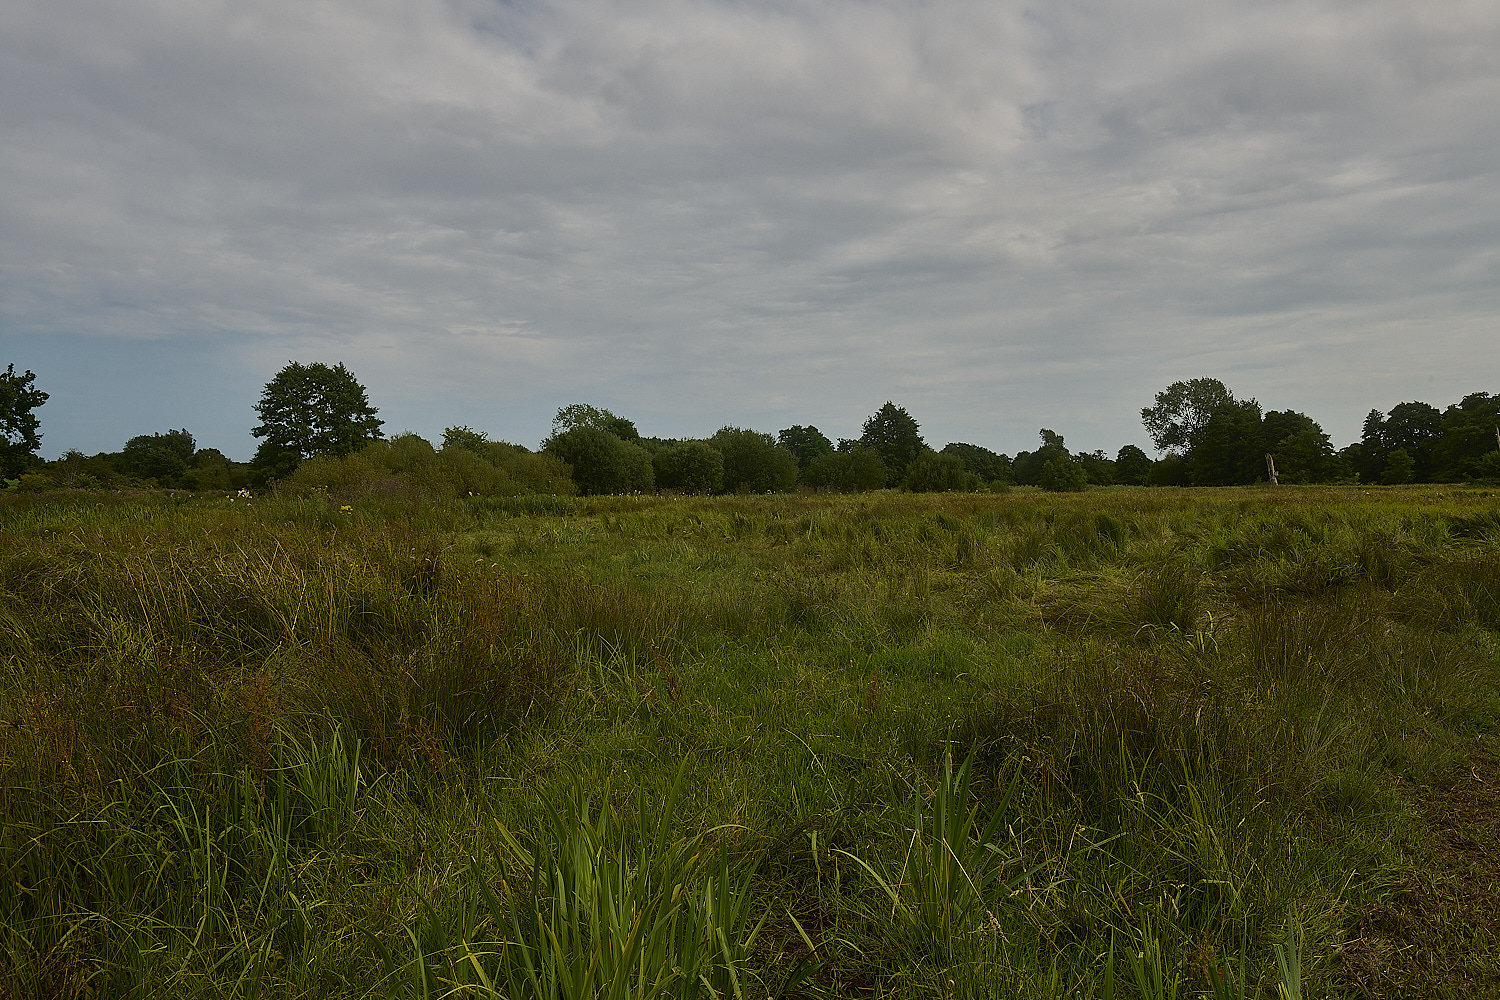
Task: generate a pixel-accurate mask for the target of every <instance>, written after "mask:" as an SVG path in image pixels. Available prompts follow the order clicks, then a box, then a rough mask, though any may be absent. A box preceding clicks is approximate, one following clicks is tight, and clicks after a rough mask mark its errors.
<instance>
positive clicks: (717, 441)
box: [709, 427, 797, 493]
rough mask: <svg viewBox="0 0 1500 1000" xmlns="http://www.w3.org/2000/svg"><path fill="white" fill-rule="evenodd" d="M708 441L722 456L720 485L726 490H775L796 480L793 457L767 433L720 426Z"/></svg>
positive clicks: (768, 491)
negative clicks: (722, 476)
mask: <svg viewBox="0 0 1500 1000" xmlns="http://www.w3.org/2000/svg"><path fill="white" fill-rule="evenodd" d="M709 444H711V445H713V446H714V447H715V448H717V449H718V450H719V453H720V454H721V455H723V456H724V489H725V490H726V491H727V492H730V493H779V492H781V491H783V490H789V489H791V488H792V487H793V486H795V485H796V483H797V459H796V456H794V455H793V454H792V453H791V452H790V451H787V450H786V449H785V448H783V447H781V446H780V445H778V444H777V443H776V441H775V439H774V438H772V437H771V435H769V434H762V433H761V432H759V431H751V430H743V429H741V428H739V427H721V428H719V430H718V431H717V432H716V433H715V434H714V436H713V437H711V438H709Z"/></svg>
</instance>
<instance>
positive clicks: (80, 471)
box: [47, 448, 118, 490]
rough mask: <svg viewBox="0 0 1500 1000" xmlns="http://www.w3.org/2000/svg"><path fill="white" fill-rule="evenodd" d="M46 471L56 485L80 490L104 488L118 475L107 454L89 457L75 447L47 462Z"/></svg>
mask: <svg viewBox="0 0 1500 1000" xmlns="http://www.w3.org/2000/svg"><path fill="white" fill-rule="evenodd" d="M47 471H48V473H49V474H50V475H51V476H52V478H53V479H54V480H55V481H56V482H57V485H59V486H63V487H68V488H72V489H80V490H97V489H104V488H105V487H107V486H109V485H110V484H111V483H112V482H114V480H115V477H116V476H117V475H118V473H117V472H116V471H115V465H114V463H113V462H112V461H110V457H109V456H108V455H94V456H92V457H90V456H88V455H85V454H84V453H83V452H81V451H78V450H77V449H76V448H75V449H70V450H69V451H68V452H66V453H65V454H64V455H63V457H62V458H60V459H58V460H57V461H56V462H52V463H49V465H48V467H47Z"/></svg>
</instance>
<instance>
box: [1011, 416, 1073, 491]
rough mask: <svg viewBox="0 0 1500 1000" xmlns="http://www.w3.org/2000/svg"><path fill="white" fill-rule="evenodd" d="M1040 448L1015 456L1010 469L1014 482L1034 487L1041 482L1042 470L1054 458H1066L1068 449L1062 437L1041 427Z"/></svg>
mask: <svg viewBox="0 0 1500 1000" xmlns="http://www.w3.org/2000/svg"><path fill="white" fill-rule="evenodd" d="M1039 433H1040V435H1041V439H1042V446H1041V447H1040V448H1038V449H1037V450H1036V451H1023V452H1021V453H1020V454H1018V455H1016V460H1015V462H1014V463H1013V464H1012V466H1011V468H1012V470H1013V472H1014V473H1015V477H1016V482H1018V483H1020V484H1021V485H1022V486H1036V485H1038V483H1039V482H1040V481H1041V477H1042V469H1043V468H1044V467H1046V465H1047V463H1048V462H1051V461H1052V460H1053V459H1056V458H1067V457H1069V456H1068V448H1067V444H1066V442H1065V441H1064V440H1063V436H1062V435H1061V434H1059V433H1057V432H1056V431H1052V430H1048V429H1047V428H1045V427H1043V428H1042V429H1041V431H1040V432H1039Z"/></svg>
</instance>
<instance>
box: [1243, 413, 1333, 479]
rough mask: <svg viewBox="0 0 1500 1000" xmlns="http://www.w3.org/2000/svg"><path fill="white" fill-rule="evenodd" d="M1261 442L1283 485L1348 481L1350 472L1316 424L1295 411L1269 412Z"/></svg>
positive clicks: (1263, 422)
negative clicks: (1273, 457) (1272, 459)
mask: <svg viewBox="0 0 1500 1000" xmlns="http://www.w3.org/2000/svg"><path fill="white" fill-rule="evenodd" d="M1261 439H1262V441H1263V442H1264V443H1265V444H1266V448H1267V450H1268V451H1269V452H1270V453H1271V454H1272V455H1274V456H1275V457H1276V472H1277V476H1278V478H1279V479H1280V481H1281V482H1283V483H1327V482H1334V481H1337V480H1341V479H1349V478H1350V477H1351V476H1352V475H1353V470H1352V469H1350V468H1349V467H1348V466H1347V464H1346V463H1345V462H1344V461H1343V460H1341V459H1340V458H1339V457H1338V456H1337V455H1335V454H1334V451H1333V443H1332V442H1331V441H1329V439H1328V435H1327V434H1325V433H1323V428H1322V427H1320V426H1319V425H1318V422H1317V421H1316V420H1314V419H1313V418H1312V417H1309V416H1308V415H1307V414H1305V413H1298V412H1296V411H1295V410H1272V411H1270V412H1269V413H1267V414H1266V415H1265V417H1264V418H1262V420H1261Z"/></svg>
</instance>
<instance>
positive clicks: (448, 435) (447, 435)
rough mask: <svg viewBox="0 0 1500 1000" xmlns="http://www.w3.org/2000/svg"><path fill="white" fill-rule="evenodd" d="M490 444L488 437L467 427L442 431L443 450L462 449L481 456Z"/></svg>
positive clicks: (447, 428) (482, 432)
mask: <svg viewBox="0 0 1500 1000" xmlns="http://www.w3.org/2000/svg"><path fill="white" fill-rule="evenodd" d="M489 444H490V436H489V435H488V434H486V433H485V432H484V431H476V430H475V429H474V428H472V427H469V426H467V425H464V426H461V427H445V428H444V429H443V449H444V450H445V451H446V450H447V449H449V448H463V449H465V450H467V451H472V452H473V453H474V454H476V455H483V454H484V453H485V449H486V448H487V447H488V446H489Z"/></svg>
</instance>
